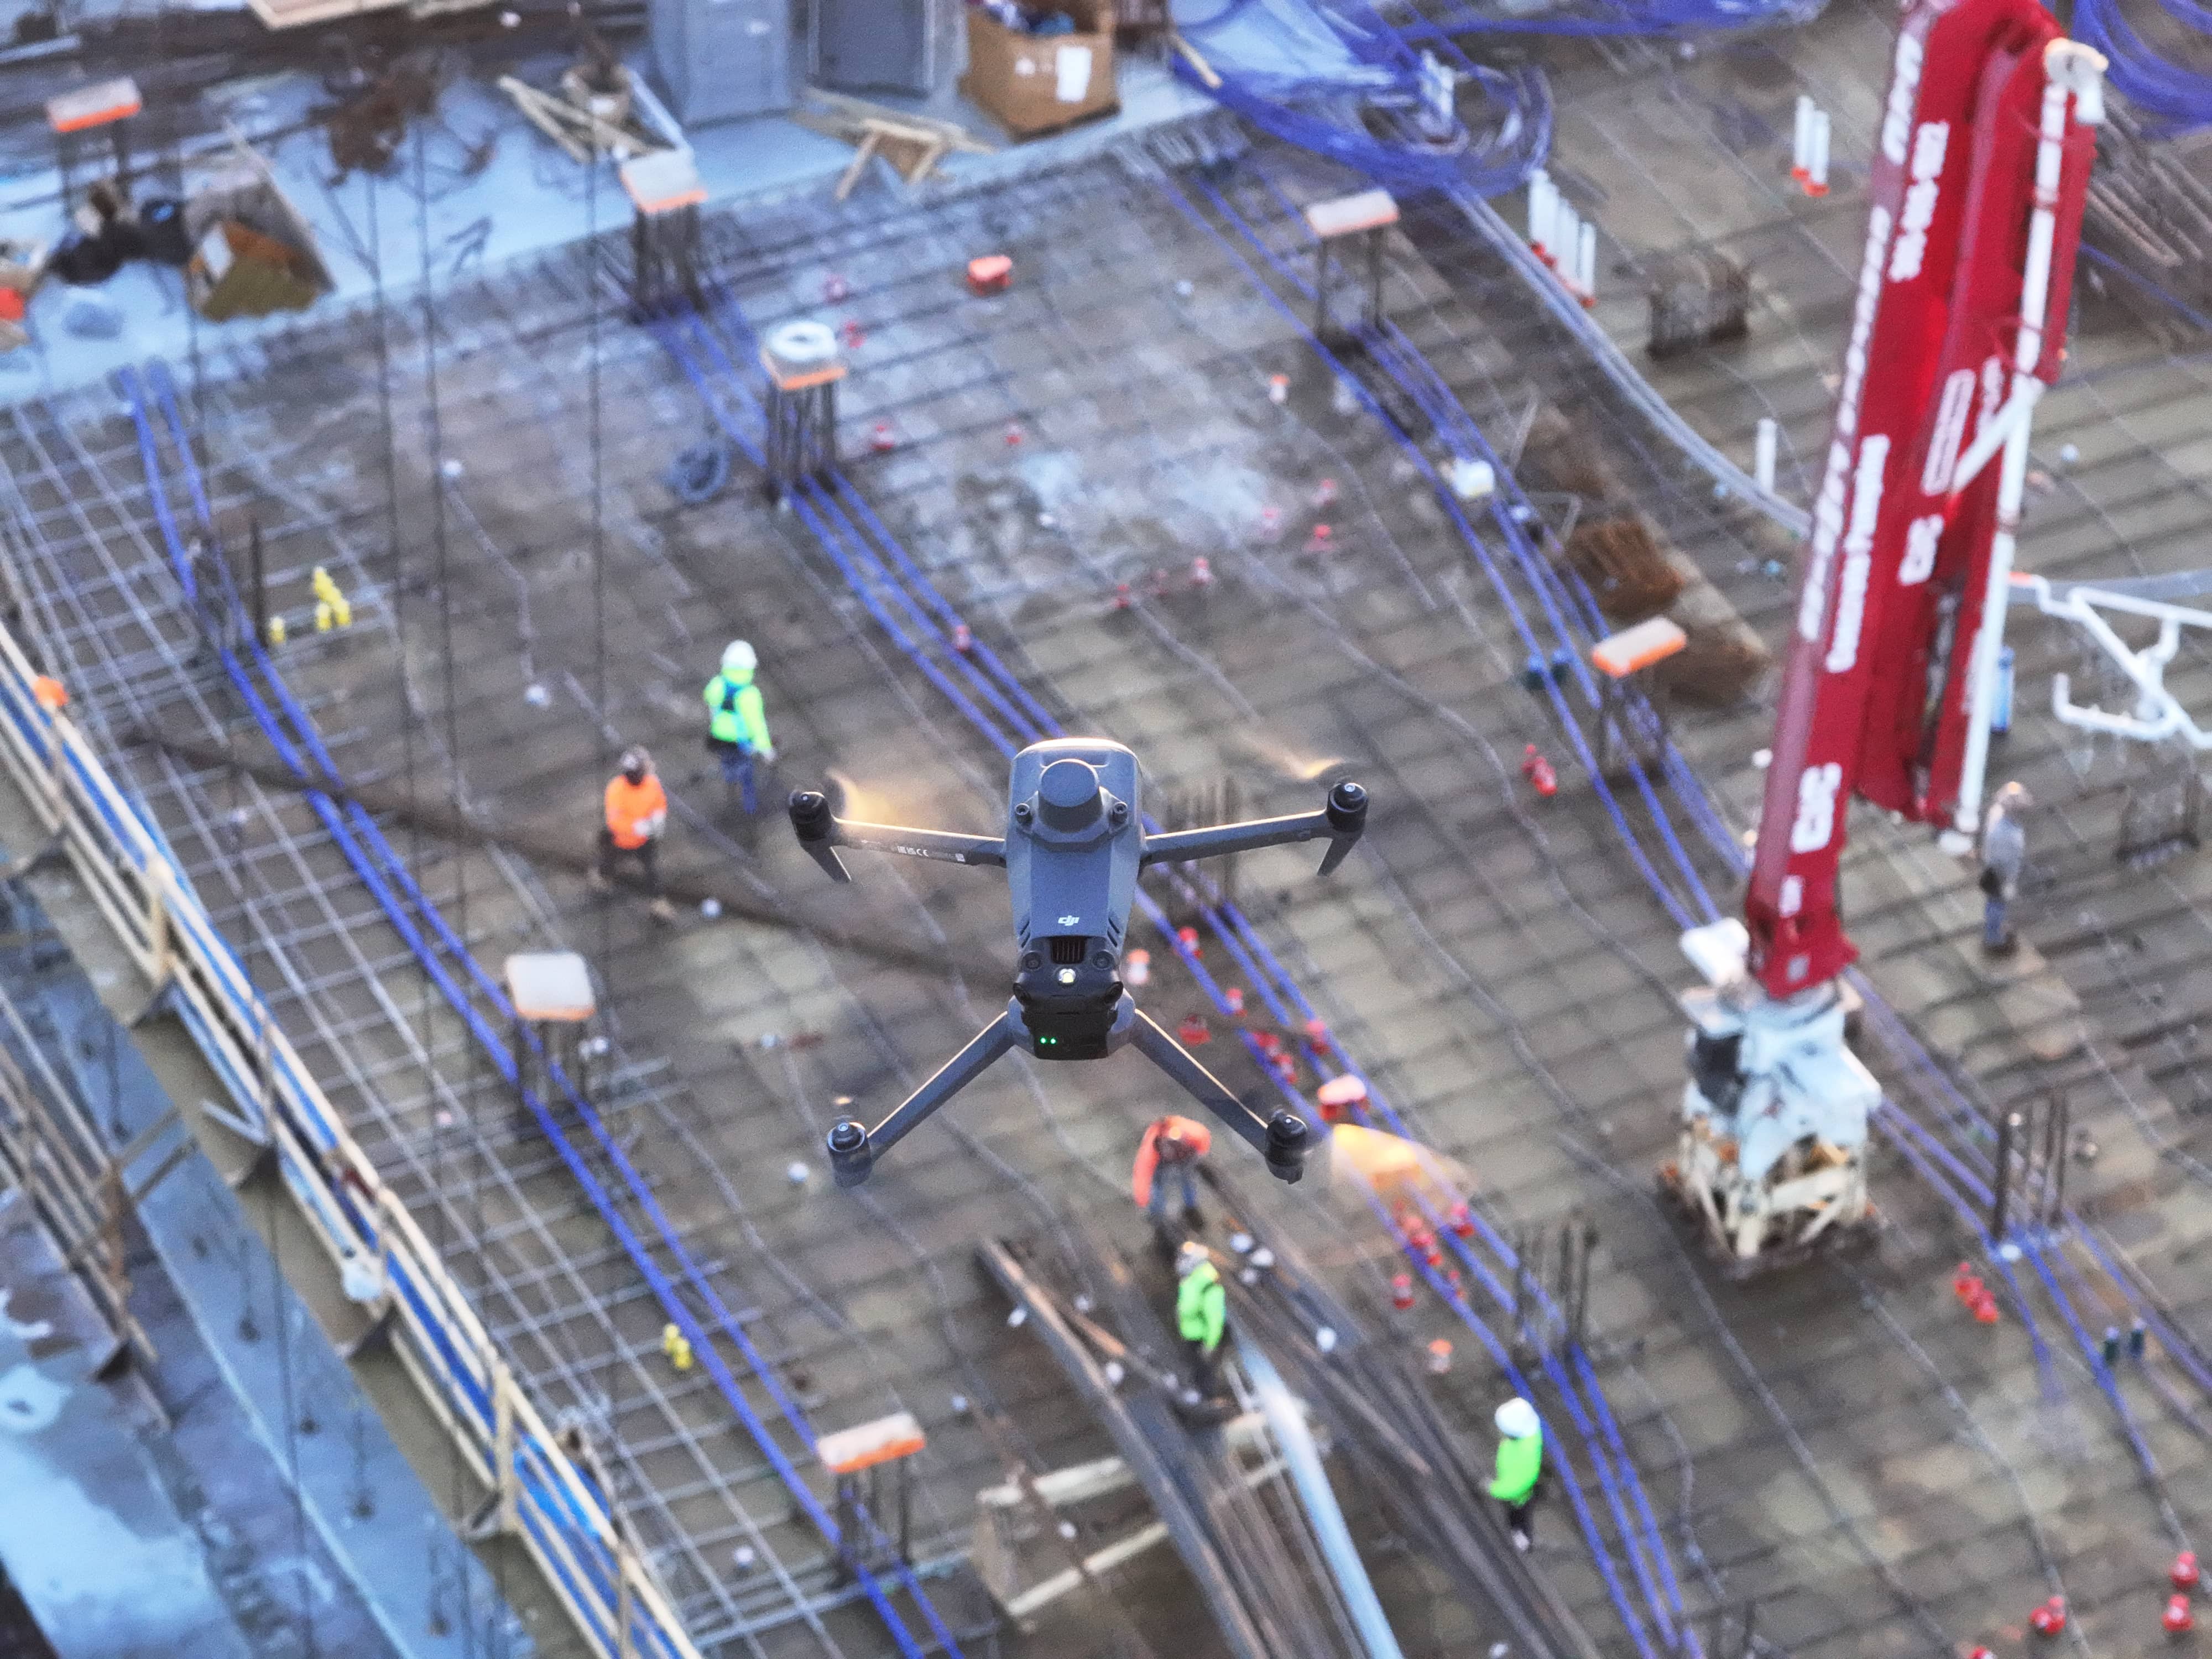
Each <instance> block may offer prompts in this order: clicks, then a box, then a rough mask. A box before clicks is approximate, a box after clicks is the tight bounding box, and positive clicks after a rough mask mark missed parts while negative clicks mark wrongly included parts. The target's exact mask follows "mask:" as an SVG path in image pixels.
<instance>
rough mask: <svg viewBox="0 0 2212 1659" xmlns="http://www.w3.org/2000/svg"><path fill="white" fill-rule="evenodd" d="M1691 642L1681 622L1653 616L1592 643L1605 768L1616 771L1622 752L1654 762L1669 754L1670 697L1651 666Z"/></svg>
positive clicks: (1601, 762)
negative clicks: (1668, 715)
mask: <svg viewBox="0 0 2212 1659" xmlns="http://www.w3.org/2000/svg"><path fill="white" fill-rule="evenodd" d="M1689 642H1690V636H1689V635H1687V634H1685V633H1684V632H1683V631H1682V625H1681V624H1680V623H1677V622H1674V621H1672V620H1670V619H1669V618H1668V617H1652V618H1650V620H1649V621H1647V622H1640V623H1637V624H1636V625H1635V626H1634V627H1633V628H1624V629H1621V630H1620V632H1619V633H1618V634H1610V635H1607V636H1606V637H1605V638H1604V639H1601V640H1600V641H1598V642H1597V643H1596V644H1595V645H1594V646H1592V647H1590V666H1591V667H1593V668H1595V669H1596V670H1597V671H1598V676H1599V678H1598V690H1599V693H1600V696H1599V704H1598V729H1599V731H1600V732H1601V733H1602V734H1603V735H1602V738H1601V742H1600V744H1599V747H1598V769H1599V770H1600V771H1601V772H1609V771H1611V770H1612V769H1613V764H1614V763H1615V761H1616V759H1618V758H1621V757H1627V758H1632V759H1635V760H1637V761H1639V762H1642V763H1644V764H1646V765H1655V766H1656V765H1657V764H1659V763H1661V762H1662V760H1664V759H1665V757H1666V750H1667V710H1666V702H1665V699H1664V696H1663V693H1662V688H1661V687H1660V685H1659V684H1658V682H1657V681H1656V679H1654V678H1652V677H1651V675H1650V670H1651V669H1652V668H1654V667H1656V666H1657V665H1659V664H1661V663H1662V662H1664V661H1666V660H1667V659H1668V658H1669V657H1671V656H1674V655H1675V654H1676V653H1679V652H1680V651H1681V650H1682V649H1683V647H1686V646H1687V645H1688V644H1689ZM1638 693H1641V695H1640V696H1639V695H1638ZM1639 705H1640V706H1639Z"/></svg>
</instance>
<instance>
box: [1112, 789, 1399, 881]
mask: <svg viewBox="0 0 2212 1659" xmlns="http://www.w3.org/2000/svg"><path fill="white" fill-rule="evenodd" d="M1366 827H1367V792H1366V791H1365V790H1364V789H1363V788H1361V787H1359V786H1358V784H1356V783H1349V782H1347V783H1340V784H1338V785H1337V786H1336V787H1334V789H1331V790H1330V791H1329V792H1328V804H1327V805H1324V806H1323V807H1322V809H1321V810H1320V811H1316V812H1294V813H1292V814H1291V816H1290V817H1284V818H1253V819H1250V820H1249V821H1248V822H1246V823H1217V824H1213V825H1212V826H1210V827H1209V828H1206V829H1174V830H1170V831H1169V832H1168V833H1167V834H1166V835H1164V836H1147V837H1146V840H1145V863H1146V864H1147V865H1153V864H1182V863H1187V862H1188V861H1189V860H1193V859H1213V858H1220V857H1223V856H1224V855H1225V854H1230V853H1249V852H1254V851H1256V850H1257V849H1258V848H1262V847H1283V846H1287V845H1289V844H1290V843H1291V842H1301V841H1314V840H1316V839H1318V838H1320V837H1322V836H1327V837H1328V842H1329V848H1328V853H1327V854H1325V855H1324V856H1323V857H1322V861H1321V873H1322V874H1323V875H1324V876H1325V875H1327V874H1328V873H1329V872H1330V871H1332V870H1334V869H1335V868H1336V866H1338V865H1340V864H1341V863H1343V862H1344V857H1345V854H1347V853H1349V852H1350V851H1351V850H1352V844H1353V843H1354V842H1357V841H1358V839H1359V836H1360V833H1361V832H1362V831H1363V830H1364V829H1366Z"/></svg>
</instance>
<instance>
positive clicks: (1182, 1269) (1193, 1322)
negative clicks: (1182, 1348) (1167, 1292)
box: [1176, 1238, 1229, 1396]
mask: <svg viewBox="0 0 2212 1659" xmlns="http://www.w3.org/2000/svg"><path fill="white" fill-rule="evenodd" d="M1228 1322H1229V1292H1228V1291H1226V1290H1225V1289H1224V1288H1223V1287H1222V1284H1221V1273H1220V1270H1219V1269H1218V1268H1217V1267H1214V1265H1213V1257H1212V1255H1210V1254H1208V1253H1207V1250H1206V1246H1205V1245H1203V1244H1201V1243H1199V1242H1198V1241H1197V1240H1196V1239H1194V1238H1193V1239H1188V1240H1186V1241H1185V1242H1184V1243H1183V1247H1182V1249H1180V1250H1178V1251H1177V1252H1176V1331H1177V1332H1178V1333H1180V1334H1181V1335H1182V1340H1184V1341H1185V1342H1186V1343H1188V1344H1189V1346H1190V1354H1191V1358H1192V1360H1193V1361H1194V1364H1195V1365H1196V1368H1197V1371H1198V1391H1199V1393H1200V1395H1201V1396H1210V1395H1212V1393H1213V1392H1214V1388H1215V1376H1214V1368H1215V1365H1216V1364H1217V1363H1218V1360H1217V1356H1218V1353H1219V1352H1220V1348H1221V1333H1222V1331H1223V1329H1224V1328H1225V1327H1226V1326H1227V1324H1228Z"/></svg>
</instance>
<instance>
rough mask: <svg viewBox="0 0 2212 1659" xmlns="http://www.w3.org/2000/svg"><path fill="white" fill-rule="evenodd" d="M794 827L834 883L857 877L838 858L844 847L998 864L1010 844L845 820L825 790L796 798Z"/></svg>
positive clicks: (801, 843)
mask: <svg viewBox="0 0 2212 1659" xmlns="http://www.w3.org/2000/svg"><path fill="white" fill-rule="evenodd" d="M791 827H792V829H793V830H795V831H796V832H797V833H798V836H799V846H800V848H803V849H804V850H805V854H806V855H807V857H809V858H811V859H812V860H814V861H815V863H817V864H818V865H820V866H822V870H823V874H825V875H827V876H828V877H829V879H830V880H832V881H850V880H852V877H851V875H850V874H848V872H847V871H846V869H845V866H844V863H843V861H842V860H840V859H839V858H838V856H837V849H838V848H840V847H868V848H875V849H877V850H878V851H879V852H885V853H903V854H906V855H907V856H908V858H917V859H944V860H948V861H950V862H951V863H953V864H998V865H1003V864H1004V863H1006V842H1004V841H1001V840H1000V839H999V838H998V837H997V836H963V835H958V834H956V833H955V832H953V831H951V830H949V829H908V828H906V827H905V826H904V825H902V824H896V823H856V822H854V820H852V819H850V818H841V817H838V816H837V815H836V813H834V812H832V811H830V810H829V797H828V796H826V795H824V794H823V793H821V792H820V791H819V790H815V789H801V790H799V791H798V792H797V793H794V794H793V796H792V798H791Z"/></svg>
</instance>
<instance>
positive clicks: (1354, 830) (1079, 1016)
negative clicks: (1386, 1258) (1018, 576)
mask: <svg viewBox="0 0 2212 1659" xmlns="http://www.w3.org/2000/svg"><path fill="white" fill-rule="evenodd" d="M1007 793H1008V800H1007V804H1006V834H1005V835H1004V836H967V835H958V834H955V833H952V832H950V831H946V830H941V829H907V828H903V827H902V826H900V825H896V824H888V823H858V822H855V821H854V820H851V819H848V818H841V817H838V816H837V815H836V813H835V812H834V811H831V810H830V806H829V799H828V798H827V797H826V796H823V794H821V793H817V791H814V790H801V791H799V793H796V794H794V795H793V796H792V798H791V827H792V829H793V830H794V831H796V832H797V834H798V836H799V845H800V847H802V848H805V851H806V854H807V856H809V857H810V858H811V859H812V860H814V861H815V863H817V864H818V865H820V866H822V869H823V872H824V873H826V874H827V875H828V876H829V878H830V879H831V880H833V881H841V882H842V881H850V880H851V879H852V877H851V876H850V875H849V874H848V872H847V871H846V869H845V866H844V863H843V861H842V860H840V859H839V858H838V856H837V849H838V848H841V847H865V848H875V849H877V850H878V851H881V852H888V853H903V854H907V855H908V857H910V858H924V859H944V860H950V861H951V862H952V863H955V864H980V865H997V866H1003V867H1004V868H1005V870H1006V884H1007V887H1008V888H1009V890H1011V892H1012V896H1013V908H1014V945H1015V950H1016V951H1017V952H1018V962H1017V966H1016V971H1015V974H1014V983H1013V995H1012V997H1011V998H1010V999H1008V1000H1007V1003H1006V1011H1005V1012H1003V1013H1001V1014H1000V1016H999V1017H998V1018H996V1019H994V1020H993V1021H992V1022H991V1023H990V1024H988V1025H987V1026H985V1027H984V1028H983V1029H982V1030H981V1031H979V1032H977V1033H976V1034H975V1037H974V1038H973V1039H972V1040H971V1041H970V1042H969V1044H968V1046H967V1047H966V1048H963V1049H961V1051H960V1052H959V1053H958V1054H955V1055H954V1056H953V1057H952V1058H951V1060H947V1061H946V1062H945V1065H944V1066H943V1067H942V1068H941V1069H940V1070H939V1072H938V1073H936V1075H935V1076H933V1077H932V1078H931V1079H929V1080H928V1081H927V1082H926V1083H924V1084H923V1085H921V1087H920V1088H919V1089H917V1090H915V1091H914V1093H913V1094H912V1095H910V1096H908V1097H907V1098H906V1099H905V1100H904V1101H902V1103H900V1104H899V1106H898V1107H897V1109H896V1110H894V1111H893V1112H892V1113H891V1114H890V1116H888V1117H886V1118H885V1119H884V1121H882V1122H881V1123H878V1125H876V1127H874V1128H872V1129H871V1128H869V1127H867V1126H866V1124H864V1123H862V1122H860V1121H859V1120H858V1119H856V1118H846V1119H844V1120H842V1121H840V1122H838V1123H837V1124H836V1126H835V1127H832V1128H831V1129H830V1131H829V1168H830V1172H831V1174H832V1175H833V1176H835V1177H836V1182H837V1184H838V1185H839V1186H841V1187H855V1186H858V1185H859V1184H860V1182H863V1181H866V1179H867V1178H868V1173H869V1171H870V1170H871V1169H872V1168H873V1167H874V1164H875V1160H876V1158H877V1156H878V1154H879V1153H881V1152H888V1151H889V1150H890V1148H891V1147H892V1146H895V1145H896V1144H897V1143H898V1141H899V1140H900V1139H902V1138H903V1137H904V1136H905V1135H906V1134H907V1133H908V1131H910V1130H911V1129H913V1128H914V1127H915V1125H916V1124H918V1123H920V1122H921V1121H922V1120H923V1119H924V1118H926V1117H927V1116H928V1115H930V1114H931V1113H932V1112H933V1111H935V1110H936V1109H938V1108H939V1106H941V1105H943V1104H944V1103H945V1102H946V1101H947V1100H949V1099H951V1097H953V1096H954V1095H955V1094H957V1093H958V1092H959V1091H960V1090H962V1089H963V1088H964V1087H966V1086H967V1085H969V1083H971V1082H973V1081H974V1080H975V1078H976V1077H978V1076H979V1075H980V1074H981V1073H982V1072H983V1070H984V1069H985V1068H986V1067H987V1066H989V1065H990V1064H991V1062H992V1061H993V1060H996V1059H998V1058H999V1056H1000V1055H1001V1054H1005V1053H1006V1051H1007V1050H1008V1049H1010V1048H1013V1047H1014V1046H1015V1045H1016V1044H1017V1043H1019V1044H1020V1045H1021V1046H1022V1047H1024V1048H1027V1049H1028V1050H1029V1051H1030V1054H1034V1055H1036V1058H1037V1059H1039V1060H1103V1059H1105V1058H1106V1057H1107V1056H1108V1055H1109V1054H1114V1053H1115V1052H1116V1051H1117V1050H1119V1049H1121V1048H1123V1047H1125V1046H1127V1045H1129V1044H1132V1043H1133V1044H1134V1045H1135V1046H1136V1048H1137V1049H1138V1051H1139V1053H1140V1054H1143V1055H1144V1056H1145V1057H1146V1059H1147V1060H1151V1061H1152V1063H1153V1064H1154V1065H1155V1066H1158V1067H1159V1068H1160V1069H1161V1070H1162V1071H1164V1072H1165V1073H1167V1074H1168V1075H1169V1076H1170V1078H1172V1079H1175V1081H1176V1084H1177V1085H1179V1086H1180V1087H1182V1089H1183V1091H1185V1092H1187V1093H1188V1094H1189V1095H1190V1096H1192V1097H1194V1099H1196V1100H1197V1101H1198V1102H1199V1103H1200V1104H1202V1105H1204V1106H1205V1107H1206V1108H1207V1109H1209V1110H1211V1111H1212V1112H1213V1113H1214V1114H1215V1115H1217V1116H1218V1117H1219V1118H1221V1119H1222V1121H1225V1123H1227V1124H1228V1125H1229V1127H1231V1128H1232V1129H1234V1130H1235V1131H1236V1132H1237V1133H1238V1134H1239V1135H1241V1136H1243V1138H1244V1139H1246V1140H1247V1141H1249V1142H1250V1143H1251V1145H1252V1146H1254V1147H1255V1149H1257V1150H1258V1152H1260V1153H1261V1156H1262V1157H1263V1158H1266V1160H1267V1168H1268V1170H1270V1171H1271V1172H1273V1174H1274V1175H1275V1176H1278V1177H1279V1178H1280V1179H1282V1180H1285V1181H1296V1180H1297V1178H1298V1176H1299V1174H1300V1173H1301V1170H1302V1167H1303V1164H1304V1158H1305V1153H1306V1150H1307V1146H1308V1145H1309V1143H1310V1139H1311V1131H1310V1128H1309V1127H1308V1125H1307V1123H1306V1121H1305V1120H1304V1118H1303V1117H1301V1116H1299V1115H1297V1113H1296V1112H1292V1111H1287V1110H1281V1109H1278V1110H1277V1111H1276V1112H1275V1113H1274V1114H1273V1115H1272V1116H1269V1117H1266V1118H1262V1117H1261V1115H1260V1114H1259V1113H1257V1112H1255V1111H1254V1110H1253V1109H1252V1108H1250V1107H1249V1106H1247V1105H1246V1104H1245V1103H1243V1101H1241V1100H1239V1099H1238V1098H1237V1097H1236V1096H1235V1095H1234V1094H1232V1093H1231V1092H1230V1091H1229V1090H1228V1088H1227V1087H1226V1086H1225V1085H1224V1084H1223V1083H1222V1082H1221V1081H1220V1079H1218V1078H1216V1077H1215V1076H1214V1075H1213V1074H1212V1073H1210V1072H1208V1071H1207V1070H1206V1067H1205V1066H1201V1065H1200V1064H1199V1063H1198V1061H1197V1060H1195V1059H1194V1058H1193V1057H1192V1055H1191V1054H1190V1052H1189V1051H1188V1049H1186V1048H1183V1046H1182V1044H1181V1043H1179V1042H1176V1039H1175V1038H1174V1036H1172V1035H1170V1033H1169V1031H1168V1030H1166V1028H1165V1027H1164V1026H1162V1025H1161V1024H1159V1023H1158V1021H1157V1020H1155V1019H1153V1018H1152V1017H1151V1016H1150V1015H1148V1014H1146V1013H1145V1012H1142V1011H1141V1010H1139V1008H1138V1006H1137V1005H1136V1000H1135V999H1133V997H1131V996H1130V994H1129V993H1128V991H1127V988H1126V987H1124V986H1123V985H1122V983H1121V956H1122V951H1123V945H1124V939H1125V938H1126V936H1127V931H1128V923H1129V910H1130V908H1131V906H1132V905H1133V903H1134V902H1135V901H1136V896H1137V877H1138V874H1139V872H1140V871H1142V870H1143V869H1145V868H1146V866H1150V865H1154V864H1181V863H1186V862H1188V861H1189V860H1194V859H1204V858H1219V857H1221V856H1223V855H1225V854H1230V853H1241V852H1249V851H1252V850H1254V849H1256V848H1262V847H1279V846H1283V845H1285V844H1287V843H1290V842H1301V841H1316V840H1321V839H1323V838H1326V839H1327V841H1328V852H1327V853H1326V854H1323V856H1322V862H1321V873H1322V874H1323V875H1327V874H1328V873H1329V872H1331V871H1333V870H1334V869H1335V868H1336V866H1338V865H1340V864H1341V863H1343V862H1344V859H1345V855H1346V854H1348V853H1349V852H1351V850H1352V845H1353V843H1354V842H1357V841H1358V839H1359V836H1360V834H1361V832H1362V831H1363V830H1364V829H1365V828H1366V827H1367V792H1366V791H1365V790H1364V789H1363V788H1361V787H1359V786H1358V784H1356V783H1351V782H1345V783H1339V784H1337V785H1336V786H1335V787H1333V788H1332V789H1330V790H1329V792H1328V798H1327V800H1326V801H1325V803H1324V804H1323V805H1322V807H1321V808H1320V809H1319V810H1318V811H1312V812H1300V813H1295V814H1293V815H1291V817H1279V818H1257V819H1252V820H1249V821H1247V822H1245V823H1221V824H1213V825H1210V826H1208V827H1206V828H1205V829H1177V830H1171V831H1168V832H1166V833H1164V834H1158V835H1154V834H1150V833H1148V832H1147V831H1146V828H1145V822H1144V815H1143V812H1142V811H1141V810H1140V808H1139V799H1138V795H1139V776H1138V770H1137V757H1136V756H1135V755H1133V753H1131V752H1130V751H1129V750H1127V749H1126V748H1124V747H1123V746H1122V745H1121V744H1118V743H1113V742H1109V741H1108V740H1107V739H1105V738H1053V739H1051V740H1050V741H1048V742H1045V743H1039V744H1031V745H1030V747H1029V748H1027V749H1024V750H1022V751H1021V752H1020V753H1019V754H1018V755H1016V756H1015V757H1014V763H1013V771H1012V780H1011V782H1010V785H1009V787H1008V792H1007Z"/></svg>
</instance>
